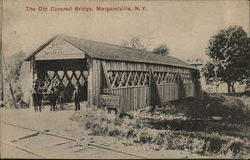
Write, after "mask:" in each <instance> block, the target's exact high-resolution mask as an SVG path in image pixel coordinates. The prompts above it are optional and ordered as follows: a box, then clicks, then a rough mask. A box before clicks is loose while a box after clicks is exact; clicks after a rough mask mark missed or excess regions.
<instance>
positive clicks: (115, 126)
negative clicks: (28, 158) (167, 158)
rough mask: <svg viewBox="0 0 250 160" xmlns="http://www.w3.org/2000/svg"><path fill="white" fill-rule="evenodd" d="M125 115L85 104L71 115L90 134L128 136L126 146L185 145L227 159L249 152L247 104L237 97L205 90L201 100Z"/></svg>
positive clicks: (180, 147) (171, 104)
mask: <svg viewBox="0 0 250 160" xmlns="http://www.w3.org/2000/svg"><path fill="white" fill-rule="evenodd" d="M246 99H247V98H246ZM129 114H130V115H131V116H132V117H133V118H131V119H129V118H128V117H124V118H120V117H118V116H116V115H115V114H110V113H107V111H106V110H101V109H99V108H97V107H94V106H90V107H86V108H83V110H81V112H76V113H75V114H74V115H72V117H71V119H72V120H75V121H79V122H80V123H81V124H82V125H84V126H85V127H86V128H87V129H89V130H90V131H91V134H93V135H105V136H115V137H120V138H128V139H132V140H133V142H134V143H132V144H129V145H143V144H146V143H147V144H150V145H151V147H152V150H162V149H163V150H170V149H171V150H172V149H174V150H189V151H191V152H193V153H198V154H200V155H206V156H218V155H220V156H222V157H227V158H247V157H249V156H250V155H249V153H250V148H249V146H250V143H249V139H250V135H249V133H250V126H249V124H250V116H249V106H248V104H247V103H246V104H245V103H244V100H242V99H241V100H240V99H239V98H235V97H230V96H225V95H216V94H205V95H204V97H203V99H192V98H189V99H185V100H182V101H178V102H171V103H169V104H167V105H165V106H163V107H157V108H156V110H155V112H154V113H151V112H150V107H145V108H144V109H141V110H138V111H134V112H131V113H129ZM214 117H220V119H219V120H218V119H215V120H214V119H213V118H214Z"/></svg>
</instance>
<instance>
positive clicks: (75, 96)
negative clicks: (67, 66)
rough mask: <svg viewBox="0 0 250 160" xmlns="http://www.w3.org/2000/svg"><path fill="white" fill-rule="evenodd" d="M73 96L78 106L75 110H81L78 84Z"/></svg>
mask: <svg viewBox="0 0 250 160" xmlns="http://www.w3.org/2000/svg"><path fill="white" fill-rule="evenodd" d="M73 96H74V100H75V106H76V109H75V110H80V91H79V88H78V85H77V86H76V88H75V90H74V94H73Z"/></svg>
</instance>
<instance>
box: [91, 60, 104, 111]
mask: <svg viewBox="0 0 250 160" xmlns="http://www.w3.org/2000/svg"><path fill="white" fill-rule="evenodd" d="M88 71H89V76H88V103H89V104H90V105H95V106H99V105H100V104H99V101H100V91H101V61H100V60H97V59H89V62H88Z"/></svg>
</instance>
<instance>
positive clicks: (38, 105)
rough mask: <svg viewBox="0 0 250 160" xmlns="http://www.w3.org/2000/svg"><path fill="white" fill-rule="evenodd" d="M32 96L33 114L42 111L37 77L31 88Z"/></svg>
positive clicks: (39, 83)
mask: <svg viewBox="0 0 250 160" xmlns="http://www.w3.org/2000/svg"><path fill="white" fill-rule="evenodd" d="M32 88H33V89H32V96H33V102H34V103H33V104H34V110H35V112H37V111H40V112H41V111H42V109H41V108H42V104H41V101H42V93H41V82H40V80H39V79H37V77H35V78H34V81H33V87H32Z"/></svg>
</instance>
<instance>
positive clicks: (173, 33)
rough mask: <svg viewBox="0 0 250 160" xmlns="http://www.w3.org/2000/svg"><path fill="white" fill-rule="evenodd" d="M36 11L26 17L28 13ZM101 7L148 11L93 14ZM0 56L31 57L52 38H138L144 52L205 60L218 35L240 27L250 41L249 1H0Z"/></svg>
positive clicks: (113, 40)
mask: <svg viewBox="0 0 250 160" xmlns="http://www.w3.org/2000/svg"><path fill="white" fill-rule="evenodd" d="M27 6H28V7H33V8H36V11H27V8H26V7H27ZM40 6H41V7H47V8H48V10H49V9H50V8H51V7H56V8H57V7H75V6H78V7H92V8H93V11H92V12H84V11H78V12H76V11H50V10H49V11H38V10H37V9H38V7H40ZM96 6H101V7H131V8H132V9H134V7H135V6H139V7H146V10H145V11H113V12H112V11H111V12H106V11H96V10H95V8H96ZM2 23H3V25H2V35H3V52H4V54H5V56H7V57H8V56H11V55H12V54H14V53H17V52H19V51H24V52H26V53H27V54H30V53H31V52H32V51H34V50H35V49H37V48H38V47H39V46H40V45H42V44H43V43H44V42H46V41H47V40H48V39H50V38H51V37H53V36H54V35H56V34H64V35H70V36H75V37H79V38H84V39H89V40H94V41H100V42H106V43H111V44H117V45H120V44H121V43H122V41H124V40H125V41H126V40H129V39H130V38H131V37H133V36H137V37H140V38H141V39H142V41H143V42H144V43H145V45H146V47H147V48H148V50H152V49H153V48H155V47H157V46H159V45H160V44H166V45H167V46H168V48H169V49H170V56H173V57H176V58H180V59H183V60H185V59H192V58H206V56H205V49H206V47H207V44H208V40H209V39H210V37H211V36H212V35H213V34H216V33H217V32H218V31H219V30H220V29H223V28H227V27H228V26H234V25H238V26H243V28H244V30H245V31H246V32H247V33H248V35H249V24H250V20H249V2H248V1H247V0H237V1H236V0H219V1H215V0H203V1H201V0H200V1H198V0H190V1H189V0H179V1H177V0H176V1H175V0H168V1H162V0H156V1H145V0H144V1H130V0H126V1H121V0H120V1H110V0H109V1H108V0H96V1H90V0H71V1H70V0H50V1H49V0H4V1H3V22H2Z"/></svg>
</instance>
